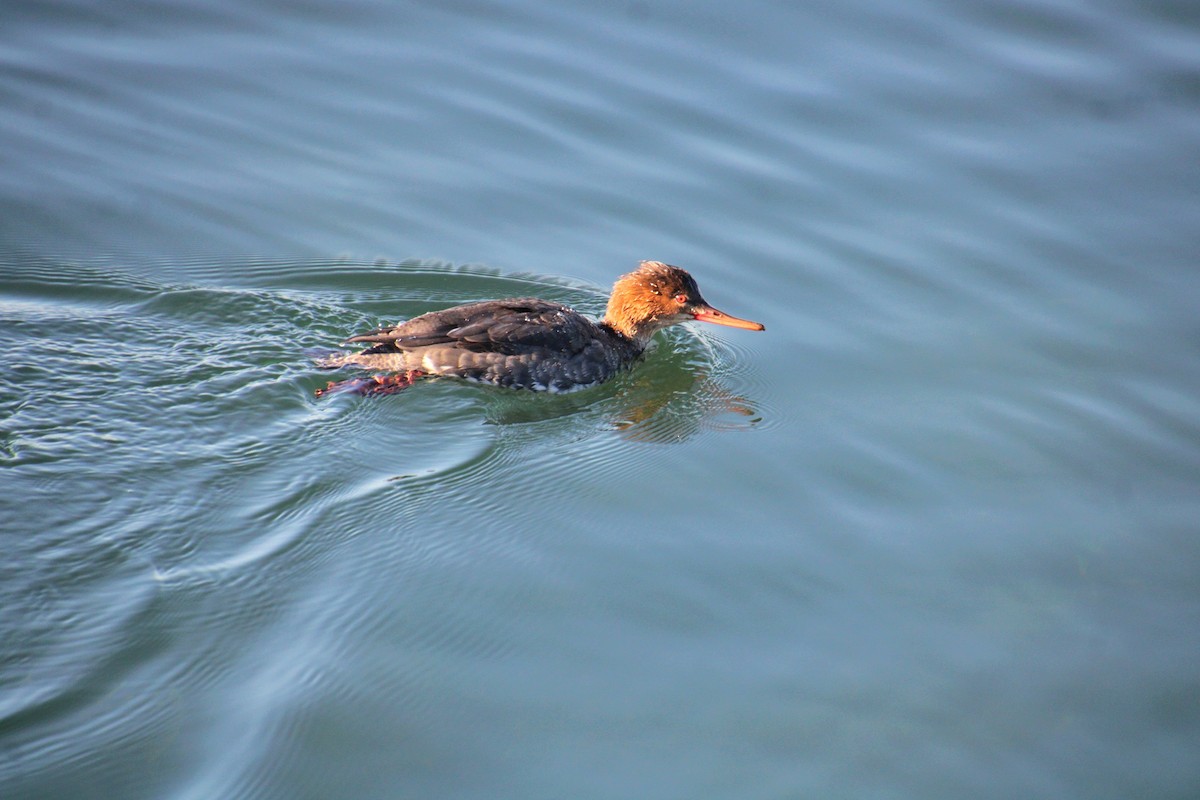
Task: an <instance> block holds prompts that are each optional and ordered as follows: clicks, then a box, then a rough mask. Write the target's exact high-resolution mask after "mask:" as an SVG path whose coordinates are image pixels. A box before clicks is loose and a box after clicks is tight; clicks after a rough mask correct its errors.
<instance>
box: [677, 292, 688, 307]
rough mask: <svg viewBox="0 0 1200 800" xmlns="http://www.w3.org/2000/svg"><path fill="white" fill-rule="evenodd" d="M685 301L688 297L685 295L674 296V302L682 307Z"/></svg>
mask: <svg viewBox="0 0 1200 800" xmlns="http://www.w3.org/2000/svg"><path fill="white" fill-rule="evenodd" d="M687 301H688V296H687V295H686V294H682V293H680V294H677V295H675V302H676V303H679V305H683V304H684V303H686V302H687Z"/></svg>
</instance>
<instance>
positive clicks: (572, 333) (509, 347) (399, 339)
mask: <svg viewBox="0 0 1200 800" xmlns="http://www.w3.org/2000/svg"><path fill="white" fill-rule="evenodd" d="M597 327H598V326H597V325H596V324H595V323H594V322H592V321H591V320H589V319H587V318H586V317H584V316H582V315H580V314H579V313H577V312H575V311H573V310H571V309H570V308H567V307H566V306H563V305H560V304H558V303H551V302H549V301H547V300H537V299H534V298H518V299H515V300H488V301H485V302H482V303H468V304H467V305H464V306H455V307H454V308H447V309H446V310H444V311H432V312H430V313H428V314H422V315H421V316H419V317H413V318H412V319H410V320H408V321H407V322H402V323H400V324H399V325H396V326H395V327H392V328H382V329H380V330H377V331H371V332H370V333H364V334H360V335H358V336H352V337H351V338H349V339H347V340H346V342H347V343H352V342H371V343H374V344H377V345H390V346H392V347H395V348H396V349H397V350H411V349H415V348H418V347H428V346H430V345H439V344H448V345H452V346H456V347H461V348H463V349H466V350H474V351H479V352H498V353H514V354H515V353H525V352H530V351H532V350H538V349H544V348H548V349H551V350H555V351H566V352H570V353H576V352H579V351H580V350H582V349H583V348H584V347H585V346H586V345H587V343H588V342H589V341H591V340H592V339H594V338H595V335H596V332H597Z"/></svg>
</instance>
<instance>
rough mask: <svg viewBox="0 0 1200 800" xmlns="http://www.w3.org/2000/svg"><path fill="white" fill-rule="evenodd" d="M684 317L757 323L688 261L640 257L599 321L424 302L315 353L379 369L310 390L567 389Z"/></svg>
mask: <svg viewBox="0 0 1200 800" xmlns="http://www.w3.org/2000/svg"><path fill="white" fill-rule="evenodd" d="M691 321H697V322H706V323H710V324H713V325H722V326H725V327H729V328H740V329H742V330H751V331H761V330H765V327H764V326H763V325H762V323H759V322H752V321H750V320H748V319H742V318H740V317H735V316H733V315H731V314H727V313H725V312H724V311H718V310H717V309H716V308H714V307H713V306H712V305H710V304H709V303H708V301H706V300H705V299H704V297H703V296H702V295H701V294H700V288H699V286H697V284H696V280H695V279H694V278H693V277H692V276H691V275H690V274H689V273H688V272H687V271H686V270H684V269H682V268H680V267H676V266H672V265H670V264H665V263H663V262H661V261H642V262H641V263H640V264H639V266H638V268H637V269H635V270H633V271H632V272H629V273H627V274H625V275H622V276H621V277H620V278H618V279H617V281H616V283H614V284H613V288H612V293H611V294H610V295H609V299H608V305H607V307H606V309H605V312H604V316H603V318H601V319H600V320H592V319H590V318H589V317H587V316H586V315H584V314H581V313H579V312H578V311H575V310H574V309H572V308H570V307H568V306H565V305H562V304H561V303H555V302H553V301H550V300H541V299H538V298H532V297H520V298H512V299H505V300H485V301H482V302H477V303H467V304H465V305H459V306H454V307H453V308H447V309H443V310H441V311H431V312H429V313H427V314H422V315H420V316H418V317H413V318H412V319H410V320H407V321H406V322H401V323H399V324H397V325H394V326H391V327H385V328H379V329H377V330H372V331H367V332H365V333H360V334H356V335H354V336H351V337H350V338H348V339H346V340H345V341H344V342H343V345H367V346H366V347H365V348H364V349H361V350H359V351H358V352H354V353H334V354H331V355H326V356H323V357H321V358H320V359H319V360H318V362H317V363H318V366H320V367H321V368H324V369H341V368H347V367H354V368H359V369H362V370H367V371H371V372H375V373H377V374H374V375H371V376H369V377H365V378H354V379H351V380H347V381H339V382H331V383H330V384H329V385H328V386H327V387H326V388H324V389H321V390H318V392H317V394H318V395H323V394H328V393H330V392H334V391H343V390H353V391H356V392H358V393H359V394H363V395H374V394H390V393H394V392H397V391H401V390H403V389H405V388H407V387H409V386H411V385H412V384H413V383H415V382H416V381H418V380H422V379H426V378H456V379H459V380H463V381H468V382H472V383H485V384H491V385H494V386H500V387H504V388H509V389H524V390H530V391H535V392H552V393H564V392H575V391H579V390H582V389H587V388H590V387H593V386H596V385H598V384H601V383H604V382H605V381H607V380H609V379H611V378H612V377H613V376H614V375H616V374H618V373H619V372H621V371H622V370H624V369H627V368H628V367H629V366H630V365H631V364H633V363H634V362H635V361H637V360H638V359H639V358H640V357H641V355H642V353H644V352H645V350H646V347H647V346H648V345H649V344H650V341H651V339H652V338H653V337H654V334H656V333H657V332H658V331H661V330H662V329H664V328H667V327H670V326H672V325H678V324H680V323H683V322H691Z"/></svg>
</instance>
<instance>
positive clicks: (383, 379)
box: [317, 369, 425, 397]
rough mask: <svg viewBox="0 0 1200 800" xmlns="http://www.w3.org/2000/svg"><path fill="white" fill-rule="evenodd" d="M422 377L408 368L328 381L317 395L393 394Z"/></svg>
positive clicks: (371, 395) (419, 373) (369, 395)
mask: <svg viewBox="0 0 1200 800" xmlns="http://www.w3.org/2000/svg"><path fill="white" fill-rule="evenodd" d="M423 377H425V373H424V372H421V371H420V370H416V369H410V370H409V371H408V372H397V373H392V374H390V375H372V376H371V377H369V378H350V379H349V380H345V381H330V382H329V384H328V385H327V386H326V387H325V388H324V389H317V397H324V396H325V395H327V394H335V393H337V392H355V393H357V394H360V395H362V396H363V397H376V396H379V395H385V394H395V393H396V392H402V391H404V390H405V389H407V388H408V387H410V386H412V385H413V384H414V383H416V382H417V381H418V380H420V379H421V378H423Z"/></svg>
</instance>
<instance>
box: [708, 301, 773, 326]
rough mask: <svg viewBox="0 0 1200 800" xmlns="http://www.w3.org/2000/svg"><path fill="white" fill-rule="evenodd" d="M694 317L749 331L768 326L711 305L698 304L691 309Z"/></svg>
mask: <svg viewBox="0 0 1200 800" xmlns="http://www.w3.org/2000/svg"><path fill="white" fill-rule="evenodd" d="M689 311H690V312H691V315H692V318H693V319H698V320H700V321H701V322H711V323H713V324H714V325H726V326H728V327H730V328H742V329H744V330H748V331H764V330H766V328H765V327H764V326H763V324H762V323H761V322H751V321H750V320H748V319H741V318H739V317H734V316H731V315H729V314H726V313H725V312H724V311H717V310H716V309H715V308H713V307H712V306H710V305H707V304H705V305H698V306H693V307H692V308H690V309H689Z"/></svg>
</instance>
